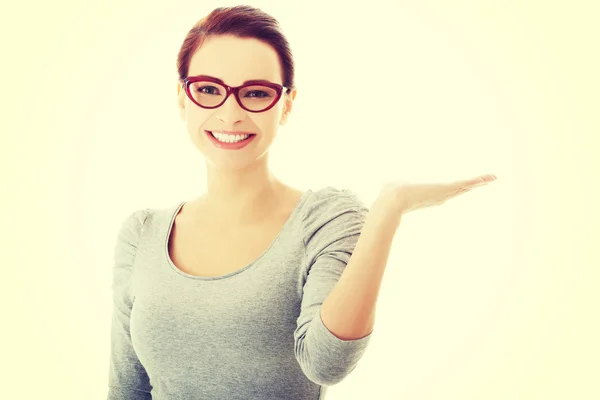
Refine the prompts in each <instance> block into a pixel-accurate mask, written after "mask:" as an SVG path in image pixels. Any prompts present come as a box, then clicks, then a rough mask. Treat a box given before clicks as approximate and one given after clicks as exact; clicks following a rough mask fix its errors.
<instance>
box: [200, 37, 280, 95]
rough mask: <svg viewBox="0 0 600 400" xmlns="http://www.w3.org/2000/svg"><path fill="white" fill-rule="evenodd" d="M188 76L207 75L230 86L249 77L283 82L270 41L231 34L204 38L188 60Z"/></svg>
mask: <svg viewBox="0 0 600 400" xmlns="http://www.w3.org/2000/svg"><path fill="white" fill-rule="evenodd" d="M188 75H189V76H196V75H210V76H214V77H217V78H220V79H221V80H223V81H224V82H225V83H226V84H228V85H232V86H238V85H241V84H242V83H243V82H244V81H246V80H250V79H263V80H267V81H270V82H276V83H282V82H281V67H280V64H279V57H278V55H277V52H276V51H275V50H274V49H273V48H272V47H271V46H270V45H269V44H267V43H263V42H261V41H259V40H257V39H254V38H237V37H231V36H218V37H212V38H208V39H207V40H205V42H204V43H203V44H202V46H201V47H200V48H199V49H198V50H197V51H196V53H195V54H194V55H193V56H192V58H191V60H190V67H189V72H188Z"/></svg>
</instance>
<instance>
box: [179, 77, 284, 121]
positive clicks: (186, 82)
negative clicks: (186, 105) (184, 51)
mask: <svg viewBox="0 0 600 400" xmlns="http://www.w3.org/2000/svg"><path fill="white" fill-rule="evenodd" d="M180 81H181V82H182V83H183V88H184V90H185V94H186V95H187V97H188V99H190V100H191V101H192V103H194V104H196V105H197V106H198V107H201V108H206V109H209V110H210V109H214V108H219V107H221V106H222V105H223V104H224V103H225V102H226V101H227V99H228V98H229V96H230V95H231V94H233V95H234V97H235V100H236V101H237V103H238V104H239V105H240V107H242V108H243V109H244V110H246V111H248V112H251V113H261V112H265V111H268V110H270V109H271V108H273V107H274V106H275V104H277V102H278V101H279V99H281V94H282V93H283V90H284V89H285V90H286V91H288V90H289V88H287V87H285V86H283V85H280V84H278V83H273V82H269V81H265V80H260V79H256V80H250V81H246V82H244V84H243V85H241V86H229V85H226V84H225V82H223V81H222V80H221V79H218V78H213V77H212V76H205V75H197V76H188V77H187V78H184V79H180ZM195 82H213V83H218V84H219V85H221V86H223V87H224V88H225V90H226V91H227V93H226V94H225V98H224V99H223V101H222V102H220V103H219V104H217V105H216V106H212V107H206V106H203V105H200V104H198V102H197V101H196V100H194V96H192V94H191V93H190V85H191V84H192V83H195ZM255 85H262V86H266V87H270V88H271V89H274V90H275V93H277V97H275V99H274V100H273V102H272V103H271V104H270V105H269V106H268V107H267V108H265V109H262V110H260V111H255V110H249V109H247V108H246V107H244V105H243V104H242V102H241V100H240V96H239V93H240V90H241V89H243V88H245V87H247V86H255Z"/></svg>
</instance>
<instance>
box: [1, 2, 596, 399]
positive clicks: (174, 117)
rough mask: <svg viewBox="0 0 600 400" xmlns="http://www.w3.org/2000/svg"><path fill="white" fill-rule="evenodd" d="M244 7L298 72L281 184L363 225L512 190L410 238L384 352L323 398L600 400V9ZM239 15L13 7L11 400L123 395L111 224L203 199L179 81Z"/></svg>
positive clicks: (7, 335)
mask: <svg viewBox="0 0 600 400" xmlns="http://www.w3.org/2000/svg"><path fill="white" fill-rule="evenodd" d="M247 3H248V4H251V5H254V6H257V7H260V8H262V9H263V10H264V11H266V12H268V13H270V14H271V15H273V16H274V17H275V18H277V19H278V20H279V21H280V23H281V25H282V27H283V30H284V32H285V33H286V35H287V37H288V39H289V41H290V43H291V46H292V51H293V53H294V56H295V61H296V77H297V85H298V88H299V89H298V96H297V98H296V102H295V106H294V111H293V113H292V115H291V119H290V121H289V124H288V125H287V126H286V127H284V128H281V129H280V132H279V135H278V138H277V140H276V142H275V144H274V145H273V147H272V149H271V166H272V168H273V170H274V172H275V173H276V175H277V176H279V177H280V178H282V179H283V180H284V181H285V182H287V183H290V184H292V185H293V186H296V187H298V188H303V189H307V188H314V189H316V188H319V187H322V186H325V185H332V186H336V187H341V188H350V189H352V190H354V191H355V192H356V193H357V194H359V196H360V197H361V198H363V199H364V201H365V203H367V205H370V202H371V201H372V200H373V199H374V197H373V196H374V195H375V194H376V192H377V190H378V189H379V186H380V184H382V183H383V182H384V181H385V180H387V179H404V180H408V181H440V182H441V181H449V180H454V179H463V178H470V177H473V176H476V175H479V174H483V173H494V174H496V175H497V176H498V181H496V182H494V183H493V184H491V185H489V186H487V187H483V188H478V189H476V190H474V191H472V192H469V193H467V194H465V195H463V196H461V197H459V198H457V199H454V200H451V201H450V202H448V203H446V204H445V205H443V206H441V207H436V208H430V209H426V210H422V211H418V212H415V213H413V214H409V215H408V216H407V217H405V219H404V220H403V222H402V224H401V226H400V228H399V230H398V232H397V235H396V237H395V241H394V246H393V249H392V253H391V255H390V258H389V262H388V266H387V269H386V273H385V276H384V281H383V284H382V289H381V293H380V297H379V301H378V308H377V320H376V325H375V332H374V337H373V339H372V341H371V344H370V346H369V348H368V351H367V352H366V354H365V356H364V357H363V359H362V360H361V361H360V364H359V366H358V367H357V369H356V370H355V371H354V372H353V373H352V374H351V375H350V376H349V377H348V378H347V379H346V380H344V381H343V382H342V383H340V384H339V385H336V386H334V387H331V388H330V389H329V393H328V399H330V400H336V399H364V398H377V399H428V400H429V399H445V400H449V399H487V400H492V399H567V398H570V399H597V398H599V397H600V388H599V386H598V385H597V384H594V382H597V379H598V376H600V364H599V363H598V359H599V358H600V346H599V344H598V337H600V327H599V326H600V324H599V314H600V313H598V305H599V304H600V301H599V296H598V289H597V288H598V283H599V279H598V278H599V277H600V275H599V273H598V265H600V262H598V261H599V258H598V255H597V253H596V252H595V251H594V249H593V247H592V246H593V245H597V243H598V233H597V232H598V231H597V229H598V228H597V227H598V222H599V221H598V211H597V208H595V207H594V208H592V206H596V205H597V204H598V200H599V197H598V192H597V185H598V183H597V182H598V178H597V173H598V172H599V171H600V168H598V162H597V161H595V160H596V158H595V157H596V156H597V152H598V147H597V144H598V139H597V138H598V134H599V133H600V129H599V128H598V110H599V109H600V102H599V100H598V99H599V97H598V93H599V89H600V85H599V80H598V75H597V71H598V70H600V63H599V60H598V51H597V47H598V46H597V45H598V37H600V35H599V32H598V28H597V16H598V12H597V11H598V10H593V9H592V4H593V2H588V4H584V2H582V1H579V2H575V1H574V2H569V6H566V5H561V6H558V5H557V4H559V3H560V2H541V1H528V2H513V1H510V2H494V1H478V2H474V1H473V2H470V1H464V0H462V1H454V2H442V1H431V0H429V1H419V2H416V1H415V2H411V1H402V2H385V1H369V2H365V3H356V4H355V5H349V3H348V2H342V1H339V2H337V1H336V2H323V1H319V2H317V1H304V2H302V3H300V2H288V1H285V2H282V1H279V2H275V1H271V2H268V1H254V2H247ZM234 4H236V3H232V2H211V1H194V2H192V1H172V2H158V1H139V0H135V1H134V0H127V1H115V0H112V1H107V0H105V1H97V2H82V1H77V2H75V1H67V0H61V1H55V2H39V1H38V2H29V3H20V4H19V5H18V6H17V5H15V4H12V5H3V6H2V9H3V10H2V13H1V15H2V17H0V18H1V19H2V21H0V22H2V23H1V24H0V34H1V35H0V36H1V37H2V39H1V40H2V49H3V50H2V66H1V68H2V74H1V75H0V79H1V81H0V84H1V88H2V90H1V95H2V103H1V106H2V117H1V121H0V123H1V124H2V126H1V128H2V135H1V140H2V145H1V147H0V148H1V151H2V159H1V160H2V168H1V171H2V182H3V187H4V189H3V191H2V193H3V195H2V205H3V210H4V212H3V216H2V220H3V223H2V225H3V227H4V232H3V239H4V240H2V248H3V251H2V256H3V258H2V260H3V265H2V266H3V271H4V272H5V273H4V275H3V279H2V286H3V287H2V291H1V293H2V303H1V304H2V308H3V317H4V318H3V324H2V326H3V328H2V331H3V337H2V339H3V340H2V345H3V347H4V349H3V351H2V358H3V361H2V363H1V364H2V367H1V368H2V369H3V371H2V376H3V383H2V389H1V390H2V393H3V395H2V397H3V398H7V399H8V398H10V399H41V398H44V399H45V398H60V399H104V398H105V397H106V392H107V379H108V355H109V345H110V343H109V334H110V313H111V306H112V304H111V293H110V284H111V278H112V270H111V268H112V251H113V246H114V243H115V240H116V233H117V229H118V224H119V223H120V222H121V221H122V220H123V218H124V217H125V216H126V215H128V214H129V213H130V212H131V211H133V210H135V209H137V208H141V207H163V206H168V205H174V204H176V203H178V202H179V201H181V200H183V199H189V198H191V197H193V196H196V195H198V194H199V193H200V192H202V191H203V190H204V187H205V180H204V179H205V170H204V161H203V159H202V156H201V154H200V153H198V152H197V150H196V149H195V148H194V147H193V145H192V143H191V142H190V141H189V139H188V135H187V132H186V130H185V125H184V123H183V122H182V121H181V120H180V119H179V116H178V113H177V108H176V78H177V75H176V68H175V60H176V56H177V52H178V50H179V46H180V45H181V43H182V41H183V39H184V37H185V35H186V33H187V31H188V30H189V29H190V28H191V27H192V25H193V24H194V23H195V22H196V21H197V20H198V19H200V18H201V17H203V16H204V15H206V14H208V13H209V12H210V11H211V10H212V9H213V8H215V7H217V6H223V5H234ZM563 4H564V3H563ZM594 25H596V27H595V28H594ZM365 90H367V91H368V92H369V94H368V96H367V97H368V98H370V99H371V102H367V103H364V102H360V103H358V102H357V99H358V98H361V99H362V98H365V95H364V91H365ZM594 168H595V169H594Z"/></svg>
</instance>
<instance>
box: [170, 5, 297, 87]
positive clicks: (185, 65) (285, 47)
mask: <svg viewBox="0 0 600 400" xmlns="http://www.w3.org/2000/svg"><path fill="white" fill-rule="evenodd" d="M216 35H234V36H237V37H240V38H255V39H258V40H260V41H262V42H264V43H266V44H269V45H271V47H273V49H274V50H275V51H276V52H277V54H278V55H279V61H280V63H281V69H282V71H281V72H282V78H283V86H286V87H288V88H289V89H288V93H289V91H290V90H291V89H293V88H294V60H293V57H292V51H291V49H290V45H289V43H288V41H287V39H286V38H285V36H284V35H283V32H282V31H281V28H280V26H279V23H278V22H277V20H276V19H275V18H273V17H271V16H270V15H268V14H267V13H265V12H264V11H262V10H260V9H258V8H254V7H251V6H245V5H241V6H235V7H219V8H216V9H214V10H213V11H212V12H211V13H210V14H208V15H207V16H206V17H204V18H202V19H201V20H199V21H198V22H196V24H195V25H194V26H193V27H192V29H190V31H189V32H188V34H187V36H186V37H185V40H184V41H183V44H182V45H181V49H179V54H178V55H177V72H178V74H179V79H185V78H187V76H188V72H189V67H190V60H191V58H192V56H193V55H194V53H195V52H196V51H197V50H198V49H199V48H200V47H201V46H202V43H204V41H205V40H206V39H207V38H208V37H210V36H216Z"/></svg>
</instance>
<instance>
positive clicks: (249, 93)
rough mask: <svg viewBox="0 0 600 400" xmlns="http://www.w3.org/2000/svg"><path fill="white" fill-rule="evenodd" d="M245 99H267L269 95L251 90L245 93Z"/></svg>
mask: <svg viewBox="0 0 600 400" xmlns="http://www.w3.org/2000/svg"><path fill="white" fill-rule="evenodd" d="M246 97H269V94H268V93H266V92H263V91H262V90H251V91H249V92H248V93H246Z"/></svg>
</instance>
